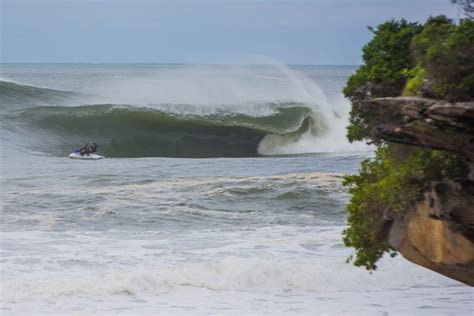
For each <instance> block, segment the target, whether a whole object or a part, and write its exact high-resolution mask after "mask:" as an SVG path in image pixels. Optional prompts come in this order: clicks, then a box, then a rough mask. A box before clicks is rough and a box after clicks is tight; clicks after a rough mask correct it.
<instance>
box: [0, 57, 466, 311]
mask: <svg viewBox="0 0 474 316" xmlns="http://www.w3.org/2000/svg"><path fill="white" fill-rule="evenodd" d="M1 70H2V72H1V76H0V77H1V79H2V80H3V82H1V83H0V102H1V104H0V110H1V115H2V120H1V121H2V126H1V129H2V134H1V141H2V143H1V145H2V146H1V173H2V175H1V181H2V183H1V196H2V224H1V228H2V232H1V250H2V256H1V308H2V314H5V315H10V314H18V315H25V314H71V313H74V314H80V315H82V314H83V315H89V314H91V313H94V314H104V315H109V314H132V315H136V314H142V313H150V314H160V313H161V314H271V315H274V314H289V315H294V314H312V315H314V314H330V315H333V314H347V315H353V314H364V315H366V314H369V315H370V314H376V315H377V314H384V313H389V314H404V315H405V314H416V315H420V314H421V315H423V314H430V315H433V314H435V315H445V314H451V315H461V314H469V313H472V312H473V306H472V299H473V291H472V290H471V288H468V287H466V286H464V285H462V284H460V283H458V282H455V281H452V280H450V279H447V278H445V277H443V276H441V275H438V274H436V273H434V272H432V271H429V270H426V269H424V268H421V267H418V266H416V265H413V264H410V263H408V262H407V261H406V260H404V259H403V258H401V257H396V258H395V259H390V258H385V259H383V260H382V262H381V263H380V270H379V271H377V272H376V273H374V274H369V273H367V272H366V271H365V270H363V269H360V268H354V267H352V266H351V265H348V264H346V263H345V259H346V258H347V256H349V255H350V254H351V253H352V251H351V249H347V248H345V247H344V246H343V244H342V241H341V232H342V230H343V229H344V227H345V218H346V216H345V213H344V208H345V204H346V202H347V199H348V196H347V194H346V192H345V190H344V188H343V187H342V185H341V180H342V176H343V175H344V174H346V173H355V172H356V171H357V168H358V165H359V163H360V161H361V160H363V159H365V158H367V157H369V156H370V155H371V151H370V149H368V148H366V147H365V146H363V145H360V144H358V145H349V144H347V142H346V141H345V139H344V134H345V131H344V128H343V127H344V124H345V123H344V122H345V118H346V117H347V111H348V104H347V102H346V101H345V100H344V99H343V98H342V97H341V89H342V86H343V85H344V82H345V80H346V79H347V77H348V76H349V75H350V73H351V72H352V71H353V70H354V68H351V67H314V66H305V67H303V66H301V67H293V68H287V67H283V66H278V65H274V66H265V67H262V66H252V67H250V66H247V67H243V66H238V67H237V66H234V67H230V66H193V65H2V69H1ZM91 141H98V142H99V143H100V145H101V147H100V150H101V153H103V154H105V155H106V156H107V157H109V158H108V159H104V160H100V161H76V160H71V159H68V158H66V156H67V155H68V154H69V152H70V151H72V150H73V149H75V148H77V147H79V146H81V145H83V143H85V142H91ZM189 157H201V158H200V159H193V158H189Z"/></svg>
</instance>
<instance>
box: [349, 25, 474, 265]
mask: <svg viewBox="0 0 474 316" xmlns="http://www.w3.org/2000/svg"><path fill="white" fill-rule="evenodd" d="M370 30H371V31H372V32H373V33H374V38H373V39H372V40H371V41H370V42H369V43H368V44H367V45H366V46H365V47H364V48H363V60H364V64H363V65H362V66H360V67H359V69H358V70H357V71H356V72H355V74H354V75H353V76H351V77H350V79H349V80H348V82H347V85H346V87H345V88H344V94H345V96H346V97H347V98H349V100H350V101H351V103H352V111H351V116H350V125H349V127H348V138H349V140H350V141H354V140H365V141H367V142H370V143H375V144H376V145H377V146H378V149H377V151H376V156H375V158H374V159H369V160H366V161H364V162H363V163H362V165H361V169H360V173H359V175H353V176H348V177H346V180H345V185H346V186H348V187H349V193H350V194H351V200H350V202H349V205H348V212H349V218H348V224H349V227H348V228H347V229H346V230H345V231H344V233H343V236H344V243H345V244H346V245H347V246H350V247H353V248H355V250H356V253H355V257H354V264H355V265H356V266H365V267H366V268H367V269H369V270H373V269H376V262H377V260H378V259H379V258H380V257H381V256H382V255H383V254H384V253H385V252H392V253H393V251H392V250H391V249H390V246H389V245H388V243H387V241H386V236H385V235H384V232H385V231H386V229H385V228H386V224H389V223H390V222H391V220H392V219H393V218H395V217H397V216H401V215H403V213H405V212H407V211H409V210H410V209H411V208H413V207H414V205H415V204H416V203H417V202H418V201H421V200H422V199H423V196H424V193H425V192H426V191H427V190H429V188H430V185H431V182H432V181H441V180H443V179H445V178H450V179H456V178H458V177H465V176H466V174H468V173H469V172H468V167H467V164H466V161H465V159H464V158H460V157H458V156H456V155H454V154H451V153H447V152H441V151H436V150H432V149H427V148H418V147H412V146H408V145H398V144H393V143H387V142H385V141H383V140H382V139H381V138H380V135H379V133H378V127H379V126H378V125H379V124H378V122H379V121H380V117H377V113H374V112H373V110H372V109H371V108H370V106H367V101H368V100H370V99H371V98H374V97H393V96H400V95H402V94H403V95H417V96H424V97H431V98H437V99H444V100H447V101H451V102H452V101H464V100H471V99H474V22H473V21H472V20H461V21H460V22H459V23H458V24H456V23H454V22H453V21H452V20H450V19H448V18H446V17H445V16H438V17H433V18H430V19H429V20H428V21H427V22H426V23H425V24H424V25H419V24H417V23H409V22H407V21H405V20H401V21H394V20H391V21H388V22H385V23H383V24H381V25H379V26H378V27H377V28H375V29H372V28H370Z"/></svg>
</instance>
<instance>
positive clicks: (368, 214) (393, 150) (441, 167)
mask: <svg viewBox="0 0 474 316" xmlns="http://www.w3.org/2000/svg"><path fill="white" fill-rule="evenodd" d="M467 172H468V170H467V165H466V164H465V163H464V161H463V160H461V159H459V158H458V157H456V156H455V155H452V154H450V153H446V152H441V151H436V150H431V149H426V148H417V147H412V146H406V145H394V144H392V145H388V146H387V145H384V146H382V147H380V148H379V149H378V150H377V152H376V156H375V158H374V159H371V160H365V161H364V162H362V165H361V169H360V172H359V174H358V175H353V176H348V177H346V178H345V182H344V185H345V186H347V187H349V193H350V194H351V196H352V197H351V200H350V203H349V205H348V212H349V218H348V224H349V227H348V228H347V229H346V230H345V231H344V233H343V236H344V243H345V244H346V246H349V247H353V248H355V250H356V255H355V259H354V264H355V265H356V266H364V267H366V268H367V269H368V270H374V269H376V267H377V266H376V264H375V263H376V262H377V260H378V259H379V258H380V257H381V256H382V255H383V254H384V253H385V252H388V251H390V247H389V245H388V244H387V242H386V235H385V234H386V227H385V224H389V223H390V221H391V220H392V219H393V218H394V217H396V216H398V215H400V214H402V213H404V212H407V211H408V210H410V209H411V208H412V207H413V206H414V205H415V204H416V203H417V202H418V201H421V200H422V199H423V194H424V192H426V191H427V190H428V189H429V187H430V185H431V182H432V181H440V180H442V179H443V178H445V177H450V178H457V177H462V176H463V175H465V174H466V173H467Z"/></svg>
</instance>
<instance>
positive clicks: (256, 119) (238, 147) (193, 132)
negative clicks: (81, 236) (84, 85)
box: [7, 103, 326, 158]
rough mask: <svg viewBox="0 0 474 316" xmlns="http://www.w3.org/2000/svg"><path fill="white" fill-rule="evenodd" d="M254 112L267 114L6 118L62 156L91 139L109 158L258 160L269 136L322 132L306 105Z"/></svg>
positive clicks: (61, 111)
mask: <svg viewBox="0 0 474 316" xmlns="http://www.w3.org/2000/svg"><path fill="white" fill-rule="evenodd" d="M232 107H238V108H240V113H239V112H235V111H233V110H229V109H231V108H232ZM246 107H247V109H245V108H246ZM257 107H258V108H260V109H262V108H266V111H265V112H266V113H265V114H260V115H255V114H253V115H251V114H250V112H251V111H250V110H251V109H252V108H255V105H237V106H230V105H229V106H223V107H220V108H218V109H216V108H213V111H210V109H208V111H206V112H207V113H205V114H204V113H202V107H199V108H197V107H196V106H192V105H170V104H165V105H154V106H153V107H150V106H148V107H136V106H131V105H113V104H96V105H85V106H77V107H59V106H48V107H44V106H43V107H33V108H28V109H24V110H21V111H19V112H16V113H15V114H10V115H8V116H7V118H8V119H9V120H13V121H16V122H18V123H19V124H20V125H21V126H23V127H24V128H29V129H31V128H32V129H33V130H36V131H38V130H39V131H40V132H39V133H38V134H41V135H42V137H43V138H44V133H45V132H46V133H47V135H48V142H42V141H41V139H38V140H37V143H34V144H33V147H34V148H33V149H34V150H36V151H38V150H39V151H46V152H48V153H49V154H52V155H64V154H66V153H68V152H69V151H71V144H76V145H77V144H81V143H82V142H84V141H83V140H89V139H93V140H94V141H96V142H98V143H99V144H100V152H101V153H103V154H105V155H107V156H109V157H157V156H159V157H194V158H197V157H251V156H257V155H258V154H259V153H258V146H259V143H260V142H261V141H262V139H263V138H264V137H266V136H267V135H272V136H273V137H277V138H279V139H280V141H281V142H294V141H297V140H298V139H299V138H301V137H302V136H303V135H305V134H306V133H317V132H323V131H324V130H325V129H326V127H325V125H324V122H323V121H322V120H321V119H319V118H318V117H317V115H315V114H314V113H313V111H312V109H311V108H310V107H308V106H305V105H304V104H297V103H267V104H259V105H258V106H257ZM242 109H244V110H246V111H242ZM198 110H201V113H199V114H197V111H198ZM245 112H247V113H245ZM53 139H54V140H53Z"/></svg>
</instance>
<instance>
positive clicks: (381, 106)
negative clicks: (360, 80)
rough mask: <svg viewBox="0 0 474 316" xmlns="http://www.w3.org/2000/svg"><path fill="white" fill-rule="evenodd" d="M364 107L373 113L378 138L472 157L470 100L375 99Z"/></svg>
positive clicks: (472, 109) (473, 119)
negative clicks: (457, 101)
mask: <svg viewBox="0 0 474 316" xmlns="http://www.w3.org/2000/svg"><path fill="white" fill-rule="evenodd" d="M368 106H370V107H371V108H372V110H373V111H374V112H376V113H377V118H378V119H379V122H380V125H379V130H378V134H379V136H380V137H381V138H383V139H385V140H387V141H392V142H397V143H404V144H408V145H415V146H423V147H430V148H434V149H441V150H446V151H451V152H454V153H457V154H460V155H462V156H464V157H466V158H468V159H470V160H471V161H473V159H474V102H462V103H447V102H445V101H440V100H435V99H427V98H418V97H396V98H378V99H372V100H370V101H369V104H368Z"/></svg>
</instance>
